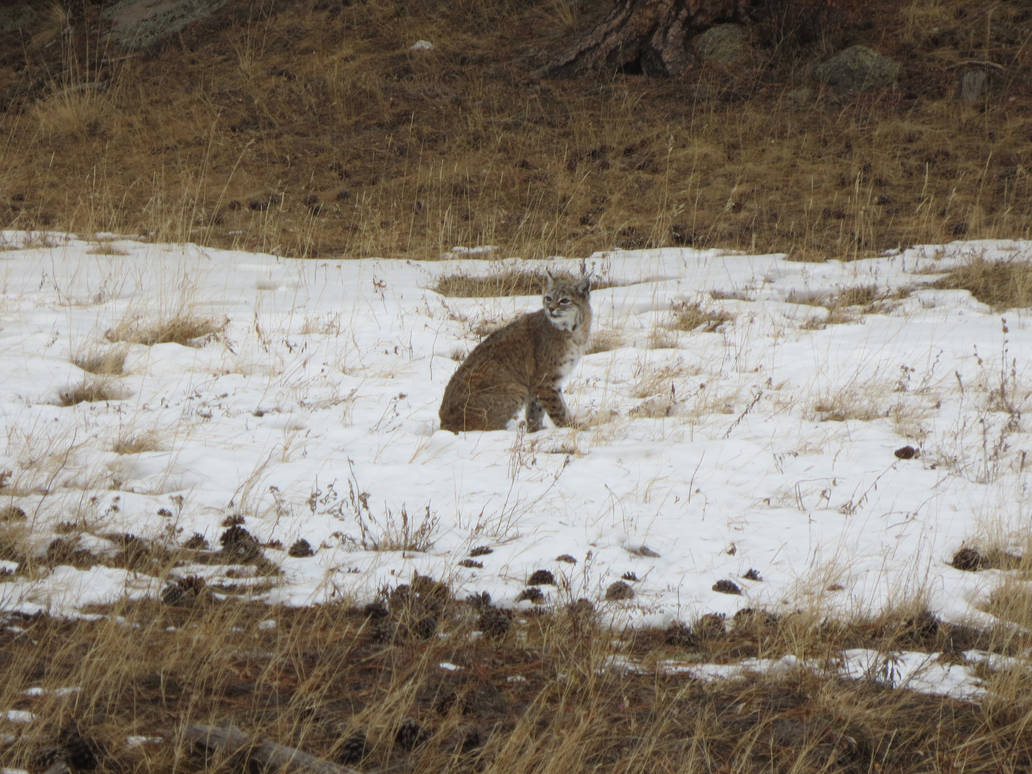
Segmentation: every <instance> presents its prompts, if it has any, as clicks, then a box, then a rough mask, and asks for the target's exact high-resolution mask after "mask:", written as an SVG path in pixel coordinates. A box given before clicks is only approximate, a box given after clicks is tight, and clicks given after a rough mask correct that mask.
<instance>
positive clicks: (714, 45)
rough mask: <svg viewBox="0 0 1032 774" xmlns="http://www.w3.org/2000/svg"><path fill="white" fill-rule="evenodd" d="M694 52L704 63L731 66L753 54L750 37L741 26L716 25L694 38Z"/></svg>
mask: <svg viewBox="0 0 1032 774" xmlns="http://www.w3.org/2000/svg"><path fill="white" fill-rule="evenodd" d="M692 50H693V51H695V55H696V56H697V57H699V58H700V59H702V60H703V61H704V62H713V63H715V64H721V65H730V64H734V63H735V62H738V61H740V60H742V59H745V58H746V57H748V56H749V54H750V53H752V46H751V45H750V44H749V36H748V35H747V33H746V31H745V28H744V27H742V25H740V24H716V25H714V26H712V27H710V28H709V29H708V30H706V31H705V32H701V33H699V34H698V35H696V36H695V37H694V38H692Z"/></svg>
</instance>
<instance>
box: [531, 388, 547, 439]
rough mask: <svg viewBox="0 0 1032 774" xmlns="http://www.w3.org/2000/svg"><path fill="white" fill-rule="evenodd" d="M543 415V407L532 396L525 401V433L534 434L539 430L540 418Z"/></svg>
mask: <svg viewBox="0 0 1032 774" xmlns="http://www.w3.org/2000/svg"><path fill="white" fill-rule="evenodd" d="M544 415H545V409H544V406H542V405H541V403H540V402H538V399H537V398H535V397H534V396H533V395H531V396H530V398H529V399H528V400H527V432H528V433H536V432H537V431H538V430H540V429H541V418H542V417H543V416H544Z"/></svg>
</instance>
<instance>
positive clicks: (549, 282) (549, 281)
mask: <svg viewBox="0 0 1032 774" xmlns="http://www.w3.org/2000/svg"><path fill="white" fill-rule="evenodd" d="M545 276H546V277H547V281H546V282H545V290H546V291H547V290H551V289H552V286H553V285H554V284H555V275H554V274H552V270H551V269H545Z"/></svg>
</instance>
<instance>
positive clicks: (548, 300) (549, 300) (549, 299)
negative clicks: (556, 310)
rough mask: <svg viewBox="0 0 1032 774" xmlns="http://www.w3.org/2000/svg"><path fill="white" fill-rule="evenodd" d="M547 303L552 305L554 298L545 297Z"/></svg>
mask: <svg viewBox="0 0 1032 774" xmlns="http://www.w3.org/2000/svg"><path fill="white" fill-rule="evenodd" d="M545 303H547V304H550V303H552V297H551V296H545Z"/></svg>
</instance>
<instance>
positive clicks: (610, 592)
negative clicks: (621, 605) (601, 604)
mask: <svg viewBox="0 0 1032 774" xmlns="http://www.w3.org/2000/svg"><path fill="white" fill-rule="evenodd" d="M633 598H634V589H632V588H631V587H630V586H629V585H627V583H625V582H624V581H616V582H615V583H610V584H609V588H607V589H606V600H607V601H608V602H618V601H620V600H624V599H633Z"/></svg>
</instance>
